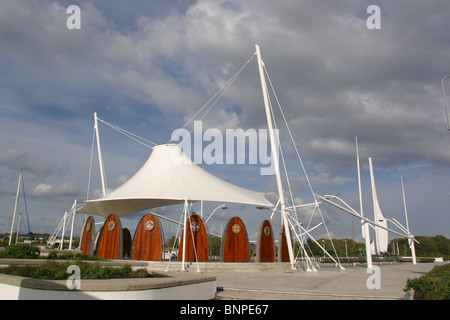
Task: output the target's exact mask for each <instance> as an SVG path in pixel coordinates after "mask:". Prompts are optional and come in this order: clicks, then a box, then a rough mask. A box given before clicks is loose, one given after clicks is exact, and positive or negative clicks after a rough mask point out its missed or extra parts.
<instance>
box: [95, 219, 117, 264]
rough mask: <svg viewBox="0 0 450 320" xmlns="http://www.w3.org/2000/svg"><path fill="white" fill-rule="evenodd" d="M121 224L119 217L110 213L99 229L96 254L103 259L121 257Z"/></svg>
mask: <svg viewBox="0 0 450 320" xmlns="http://www.w3.org/2000/svg"><path fill="white" fill-rule="evenodd" d="M122 249H123V242H122V224H121V223H120V219H119V218H118V217H117V216H116V215H114V214H111V215H109V217H108V218H107V219H106V221H105V223H104V225H103V228H102V230H101V234H100V239H99V244H98V246H97V256H99V257H101V258H104V259H122V252H123V251H122Z"/></svg>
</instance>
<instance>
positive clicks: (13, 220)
mask: <svg viewBox="0 0 450 320" xmlns="http://www.w3.org/2000/svg"><path fill="white" fill-rule="evenodd" d="M22 171H23V169H20V173H19V181H18V182H17V191H16V201H15V202H14V211H13V218H12V223H11V231H10V232H9V245H11V241H12V235H13V231H14V222H15V219H16V212H17V204H18V203H19V191H20V183H21V181H22Z"/></svg>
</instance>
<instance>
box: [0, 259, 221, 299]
mask: <svg viewBox="0 0 450 320" xmlns="http://www.w3.org/2000/svg"><path fill="white" fill-rule="evenodd" d="M62 262H67V261H62ZM62 262H61V263H62ZM128 262H129V261H128ZM40 263H45V260H44V261H42V262H40V260H35V259H1V261H0V265H35V264H40ZM95 263H99V262H98V261H95ZM100 265H109V266H114V265H123V264H122V263H117V261H102V262H100ZM131 265H132V267H133V268H145V267H146V266H147V265H148V264H147V263H136V264H134V263H132V264H131ZM80 286H81V287H80V289H74V290H71V289H69V288H68V286H67V281H66V280H40V279H32V278H25V277H19V276H13V275H7V274H0V299H9V300H31V299H33V300H35V299H40V300H46V299H49V300H56V299H59V300H85V299H89V300H92V299H107V300H115V299H118V300H128V299H155V300H157V299H164V300H178V299H185V300H204V299H213V298H214V297H215V293H216V278H215V277H211V276H205V275H201V274H192V273H186V272H176V273H170V274H168V277H164V278H133V279H110V280H83V279H82V280H80Z"/></svg>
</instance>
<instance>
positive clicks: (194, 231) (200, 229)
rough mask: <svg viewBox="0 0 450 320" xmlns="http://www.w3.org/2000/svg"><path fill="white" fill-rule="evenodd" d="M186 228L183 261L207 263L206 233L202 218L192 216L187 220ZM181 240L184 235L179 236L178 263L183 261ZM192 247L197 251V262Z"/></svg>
mask: <svg viewBox="0 0 450 320" xmlns="http://www.w3.org/2000/svg"><path fill="white" fill-rule="evenodd" d="M188 227H189V229H188V233H187V234H186V256H185V261H198V262H207V261H208V259H209V252H208V232H207V230H206V227H205V224H204V223H203V220H202V218H201V217H200V216H199V215H196V214H193V215H192V216H191V217H190V218H189V220H188ZM183 233H184V231H183ZM183 238H184V234H182V235H181V241H180V249H179V250H178V261H182V259H183ZM194 246H195V248H196V250H197V260H196V259H195V252H194Z"/></svg>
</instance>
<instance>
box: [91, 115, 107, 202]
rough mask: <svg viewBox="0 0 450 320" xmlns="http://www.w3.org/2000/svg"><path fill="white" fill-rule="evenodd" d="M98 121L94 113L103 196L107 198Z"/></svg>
mask: <svg viewBox="0 0 450 320" xmlns="http://www.w3.org/2000/svg"><path fill="white" fill-rule="evenodd" d="M97 119H98V118H97V112H94V129H95V135H96V137H97V150H98V162H99V165H100V178H101V180H102V194H103V196H106V179H105V169H104V168H103V157H102V150H101V147H100V136H99V133H98V120H97Z"/></svg>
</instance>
